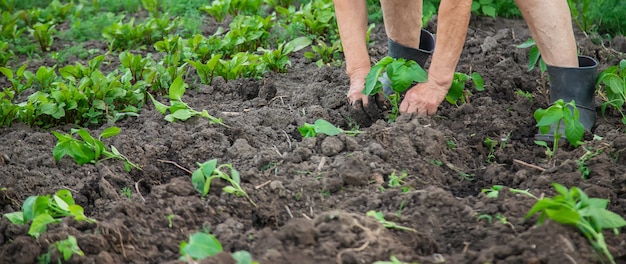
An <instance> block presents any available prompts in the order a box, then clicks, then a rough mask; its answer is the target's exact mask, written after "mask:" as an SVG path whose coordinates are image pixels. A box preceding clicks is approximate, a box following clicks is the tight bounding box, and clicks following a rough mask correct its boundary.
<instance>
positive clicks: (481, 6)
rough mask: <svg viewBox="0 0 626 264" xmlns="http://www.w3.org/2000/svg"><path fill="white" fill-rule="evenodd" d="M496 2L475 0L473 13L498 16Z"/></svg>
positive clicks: (492, 0)
mask: <svg viewBox="0 0 626 264" xmlns="http://www.w3.org/2000/svg"><path fill="white" fill-rule="evenodd" d="M494 4H495V3H494V0H474V1H472V13H475V14H477V15H484V16H490V17H493V18H496V7H495V6H494Z"/></svg>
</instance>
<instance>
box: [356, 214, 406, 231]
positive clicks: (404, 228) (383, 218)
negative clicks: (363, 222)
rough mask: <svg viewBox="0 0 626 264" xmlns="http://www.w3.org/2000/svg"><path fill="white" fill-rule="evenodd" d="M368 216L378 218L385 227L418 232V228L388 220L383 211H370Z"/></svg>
mask: <svg viewBox="0 0 626 264" xmlns="http://www.w3.org/2000/svg"><path fill="white" fill-rule="evenodd" d="M366 215H367V216H370V217H373V218H374V219H376V220H378V222H380V223H381V224H382V225H383V226H384V227H385V228H393V229H398V230H403V231H410V232H414V233H417V230H415V229H413V228H410V227H406V226H401V225H398V224H396V223H394V222H391V221H388V220H386V219H385V217H384V216H383V213H382V212H381V211H368V212H367V213H366Z"/></svg>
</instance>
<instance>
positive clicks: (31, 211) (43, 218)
mask: <svg viewBox="0 0 626 264" xmlns="http://www.w3.org/2000/svg"><path fill="white" fill-rule="evenodd" d="M66 216H73V217H74V219H76V221H87V222H90V223H93V222H95V220H94V219H91V218H88V217H86V216H85V214H84V210H83V208H82V207H81V206H80V205H77V204H76V203H75V202H74V198H72V193H71V192H70V191H68V190H59V191H57V193H56V194H54V195H53V196H52V198H50V195H45V196H29V197H28V198H26V200H24V203H23V204H22V211H21V212H13V213H8V214H4V217H6V218H7V219H9V221H11V223H13V224H18V225H25V224H28V223H29V222H31V221H32V222H31V224H30V228H29V229H28V234H29V235H31V236H33V237H35V238H38V237H39V235H40V234H41V233H44V232H46V227H47V225H48V224H52V223H59V222H61V218H63V217H66Z"/></svg>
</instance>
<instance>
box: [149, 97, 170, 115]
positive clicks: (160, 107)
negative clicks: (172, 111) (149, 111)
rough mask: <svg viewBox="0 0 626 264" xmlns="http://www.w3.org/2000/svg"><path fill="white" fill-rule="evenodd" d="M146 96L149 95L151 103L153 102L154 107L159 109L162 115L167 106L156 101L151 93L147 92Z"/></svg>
mask: <svg viewBox="0 0 626 264" xmlns="http://www.w3.org/2000/svg"><path fill="white" fill-rule="evenodd" d="M148 96H149V97H150V100H152V103H153V104H154V108H156V110H157V111H159V113H161V114H162V115H164V114H165V112H167V109H169V107H168V106H166V105H164V104H162V103H161V102H159V101H157V100H156V99H154V97H152V95H151V94H149V93H148Z"/></svg>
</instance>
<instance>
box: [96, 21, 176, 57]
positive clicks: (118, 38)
mask: <svg viewBox="0 0 626 264" xmlns="http://www.w3.org/2000/svg"><path fill="white" fill-rule="evenodd" d="M179 26H180V20H179V19H178V18H174V19H173V20H171V19H170V18H169V16H168V15H167V14H163V16H162V17H150V18H147V19H146V20H144V21H143V22H141V23H138V24H136V25H135V18H134V17H133V18H131V19H130V21H128V23H123V22H121V21H120V22H118V23H115V24H112V25H110V26H108V27H105V28H104V29H103V31H102V35H103V36H104V38H105V39H107V40H108V41H109V44H110V46H111V49H112V50H127V49H134V48H138V47H141V46H144V45H152V44H154V43H155V42H156V41H158V40H161V39H163V38H164V37H166V36H167V35H169V34H171V33H173V32H174V31H175V30H176V29H177V28H178V27H179Z"/></svg>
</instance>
